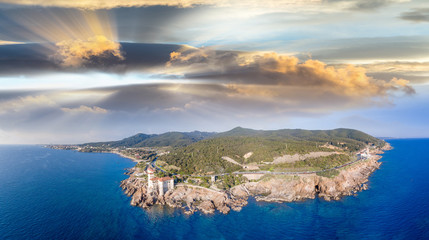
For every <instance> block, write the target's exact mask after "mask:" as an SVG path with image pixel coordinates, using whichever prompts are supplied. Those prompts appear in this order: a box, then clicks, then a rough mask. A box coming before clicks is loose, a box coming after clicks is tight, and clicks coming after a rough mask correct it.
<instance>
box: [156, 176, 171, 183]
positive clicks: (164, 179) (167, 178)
mask: <svg viewBox="0 0 429 240" xmlns="http://www.w3.org/2000/svg"><path fill="white" fill-rule="evenodd" d="M172 179H173V178H171V177H162V178H152V179H151V180H152V181H160V182H165V181H168V180H172Z"/></svg>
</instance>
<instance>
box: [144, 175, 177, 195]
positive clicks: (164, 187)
mask: <svg viewBox="0 0 429 240" xmlns="http://www.w3.org/2000/svg"><path fill="white" fill-rule="evenodd" d="M154 173H155V170H153V169H152V168H148V170H147V176H148V179H147V188H148V192H152V191H158V193H159V195H161V196H162V195H164V193H166V192H167V191H168V190H171V189H173V188H174V179H173V178H171V177H162V178H157V177H155V175H154Z"/></svg>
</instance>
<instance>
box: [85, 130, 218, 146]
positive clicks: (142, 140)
mask: <svg viewBox="0 0 429 240" xmlns="http://www.w3.org/2000/svg"><path fill="white" fill-rule="evenodd" d="M212 135H214V133H209V132H199V131H194V132H167V133H163V134H151V135H148V134H143V133H139V134H136V135H134V136H131V137H128V138H124V139H122V140H119V141H111V142H95V143H85V144H82V145H81V146H91V147H114V148H116V147H127V148H137V147H165V146H170V147H183V146H187V145H189V144H192V143H194V142H198V141H200V140H202V139H205V138H207V137H209V136H212Z"/></svg>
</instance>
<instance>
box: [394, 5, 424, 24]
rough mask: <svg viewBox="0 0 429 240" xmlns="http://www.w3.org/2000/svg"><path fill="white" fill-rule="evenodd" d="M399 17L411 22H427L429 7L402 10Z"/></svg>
mask: <svg viewBox="0 0 429 240" xmlns="http://www.w3.org/2000/svg"><path fill="white" fill-rule="evenodd" d="M400 18H401V19H403V20H407V21H412V22H429V8H418V9H413V10H412V11H408V12H403V13H402V14H401V16H400Z"/></svg>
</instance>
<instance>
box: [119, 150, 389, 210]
mask: <svg viewBox="0 0 429 240" xmlns="http://www.w3.org/2000/svg"><path fill="white" fill-rule="evenodd" d="M389 149H390V146H386V147H385V148H383V149H382V150H389ZM381 153H383V152H382V151H381V150H376V151H374V152H373V155H372V157H370V158H369V159H367V160H363V161H359V162H356V163H354V164H352V165H349V166H347V167H345V168H342V169H341V170H340V173H339V174H338V175H337V176H335V177H333V178H327V177H322V176H318V175H316V174H302V175H266V176H264V177H263V178H262V179H261V180H259V181H257V182H255V181H249V182H246V183H243V184H241V185H238V186H235V187H233V188H231V189H229V190H227V191H217V190H213V189H208V188H203V187H199V186H194V185H188V184H178V185H176V186H175V188H174V190H170V191H167V192H166V193H165V194H164V195H163V196H159V195H157V193H156V192H150V193H149V192H148V191H147V180H145V179H144V178H138V177H135V176H134V174H130V178H128V179H125V180H123V181H122V182H121V187H122V188H123V190H124V192H125V194H127V195H128V196H130V197H131V205H133V206H139V207H142V208H149V207H151V206H153V205H156V204H160V205H167V206H170V207H173V208H181V209H183V210H184V212H185V213H187V214H192V213H194V212H196V211H201V212H203V213H205V214H210V213H214V212H215V211H216V210H217V211H219V212H221V213H224V214H227V213H229V212H230V211H231V210H234V211H240V210H241V209H242V207H243V206H245V205H247V200H248V198H249V197H254V198H255V199H256V200H257V201H267V202H293V201H300V200H305V199H314V198H316V197H320V198H323V199H325V200H328V201H329V200H339V199H340V198H341V197H343V196H349V195H353V194H356V193H357V192H359V191H362V190H366V189H368V178H369V176H370V175H371V174H372V173H373V172H374V171H375V170H377V169H378V168H379V167H380V165H381V163H380V162H379V159H380V158H381V156H379V155H375V154H381Z"/></svg>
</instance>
